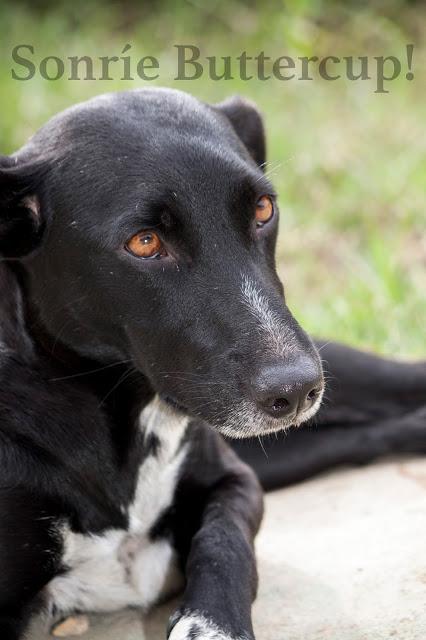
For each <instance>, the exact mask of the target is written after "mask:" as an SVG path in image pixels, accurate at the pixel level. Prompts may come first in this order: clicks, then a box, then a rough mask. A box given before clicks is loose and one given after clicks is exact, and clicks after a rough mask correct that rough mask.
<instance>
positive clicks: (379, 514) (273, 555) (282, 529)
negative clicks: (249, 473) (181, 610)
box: [28, 458, 426, 640]
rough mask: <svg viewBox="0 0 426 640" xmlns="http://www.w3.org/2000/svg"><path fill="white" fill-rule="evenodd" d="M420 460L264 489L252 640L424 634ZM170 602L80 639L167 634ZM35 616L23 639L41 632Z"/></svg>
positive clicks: (388, 639) (101, 620)
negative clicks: (264, 498)
mask: <svg viewBox="0 0 426 640" xmlns="http://www.w3.org/2000/svg"><path fill="white" fill-rule="evenodd" d="M425 529H426V460H425V459H424V458H421V459H410V460H408V459H406V460H395V461H388V462H385V463H381V464H378V465H373V466H370V467H365V468H362V469H355V470H343V471H339V472H336V473H330V474H327V475H324V476H322V477H320V478H318V479H315V480H312V481H309V482H305V483H304V484H301V485H297V486H295V487H293V488H290V489H284V490H281V491H276V492H274V493H271V494H269V495H268V496H267V499H266V515H265V519H264V522H263V526H262V530H261V532H260V535H259V537H258V540H257V555H258V561H259V574H260V590H259V596H258V599H257V601H256V603H255V606H254V625H255V630H256V634H257V636H256V637H257V640H393V638H395V639H396V640H424V638H425V637H426V546H425V544H424V531H425ZM174 604H175V603H170V604H167V605H164V606H163V607H160V608H158V609H157V610H155V611H154V612H153V613H152V614H151V615H150V616H148V617H147V618H146V619H142V616H140V615H139V613H138V612H136V611H126V612H121V613H119V614H115V615H112V616H93V617H91V619H90V623H91V627H90V630H89V631H88V632H87V633H86V634H85V635H84V636H82V639H83V640H117V639H119V640H164V638H165V633H164V629H165V625H166V621H167V618H168V615H169V614H170V612H171V611H172V609H173V606H174ZM45 628H46V624H45V622H44V621H43V620H38V621H37V623H36V625H35V626H34V629H33V631H32V633H31V634H30V635H29V638H28V640H47V638H49V635H48V633H47V632H46V631H45Z"/></svg>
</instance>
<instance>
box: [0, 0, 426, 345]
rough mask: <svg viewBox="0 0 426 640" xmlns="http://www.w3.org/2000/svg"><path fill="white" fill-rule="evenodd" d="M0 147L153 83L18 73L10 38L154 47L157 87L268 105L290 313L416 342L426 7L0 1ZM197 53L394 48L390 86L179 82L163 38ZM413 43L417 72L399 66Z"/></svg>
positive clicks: (39, 50)
mask: <svg viewBox="0 0 426 640" xmlns="http://www.w3.org/2000/svg"><path fill="white" fill-rule="evenodd" d="M0 3H1V4H0V99H1V117H0V151H1V152H2V153H8V152H11V151H12V150H14V149H15V148H17V147H19V146H20V145H21V144H22V143H23V142H24V141H25V140H26V139H27V138H28V136H29V135H31V133H32V132H33V131H34V130H35V129H36V128H37V127H38V126H39V125H41V124H42V123H43V122H44V121H46V120H47V119H48V118H49V117H50V116H51V115H52V114H54V113H55V112H57V111H59V110H61V109H63V108H64V107H66V106H68V105H70V104H73V103H75V102H77V101H79V100H83V99H86V98H87V97H90V96H92V95H96V94H98V93H102V92H105V91H116V90H120V89H124V88H132V87H136V86H138V87H139V86H147V85H150V84H152V83H149V82H142V81H141V80H138V81H134V82H131V81H120V80H113V81H70V80H67V79H62V80H59V81H52V82H49V81H46V80H43V79H42V78H40V76H38V75H37V76H36V77H35V78H34V79H32V80H30V81H27V82H18V81H16V80H13V79H12V78H11V66H12V62H11V50H12V48H13V47H14V46H15V45H16V44H19V43H25V44H32V45H33V46H34V48H35V54H36V55H35V59H37V60H40V59H42V58H43V57H44V56H47V55H56V56H59V57H60V58H63V59H65V58H66V57H67V56H72V55H78V56H83V55H89V56H92V57H94V58H97V57H98V56H102V55H117V56H119V55H120V54H121V51H122V50H123V47H124V46H125V45H126V44H127V43H129V44H131V46H132V48H131V51H130V52H129V53H130V55H131V56H132V58H133V59H135V60H138V59H139V58H140V57H142V56H144V55H154V56H156V57H157V58H159V60H160V78H159V80H158V81H156V84H162V85H167V86H174V87H176V88H180V89H183V90H186V91H190V92H191V93H193V94H195V95H197V96H199V97H200V98H202V99H205V100H209V101H219V100H221V99H223V98H224V97H225V96H227V95H229V94H233V93H241V94H243V95H245V96H247V97H250V98H252V99H253V100H255V101H256V102H257V104H258V105H259V107H260V109H261V110H262V112H263V113H264V116H265V122H266V126H267V132H268V142H269V167H268V171H269V173H270V174H271V176H272V179H273V181H274V183H275V185H276V186H277V188H278V190H279V192H280V194H281V195H280V207H281V216H282V217H281V233H280V241H279V247H278V262H279V269H280V273H281V275H282V276H283V279H284V282H285V284H286V290H287V298H288V300H289V303H290V306H291V308H292V309H293V310H294V312H295V314H296V316H297V317H298V318H299V319H300V320H301V322H302V323H303V324H304V326H305V327H306V328H307V329H308V330H309V331H311V332H312V333H314V334H316V335H318V334H319V335H322V336H326V337H334V338H339V339H341V340H345V341H347V342H350V343H353V344H357V345H360V346H364V347H371V348H374V349H376V350H379V351H382V352H385V353H389V354H392V355H396V356H398V355H401V356H413V355H414V356H415V355H420V356H421V355H423V356H424V355H425V351H426V349H425V342H426V341H425V325H426V302H425V289H426V234H425V231H426V211H425V187H426V136H425V103H426V83H425V75H424V74H425V71H424V70H425V69H426V64H425V63H426V45H425V42H426V38H425V36H426V7H425V6H424V5H423V4H422V3H421V2H402V0H390V1H388V2H385V1H382V2H373V3H371V2H366V1H365V2H355V1H353V2H346V3H341V2H336V1H335V2H325V0H288V1H286V2H284V1H282V0H271V1H266V2H263V3H262V4H260V3H258V2H255V1H254V0H246V1H245V2H242V1H241V0H211V1H210V2H209V3H207V2H202V0H189V1H187V2H182V3H175V2H172V1H171V0H162V1H161V2H156V3H154V2H139V3H136V2H131V1H130V0H124V1H120V2H118V0H117V1H116V2H114V1H112V0H110V1H107V2H102V3H101V2H99V1H93V0H84V1H82V0H74V1H73V2H72V3H70V2H69V1H65V0H57V2H56V3H54V4H52V3H51V2H48V0H35V1H32V2H29V1H28V2H24V1H23V0H15V1H14V2H13V3H12V2H10V3H9V2H7V1H5V0H0ZM175 43H180V44H195V45H196V46H198V47H199V48H200V49H201V52H202V56H206V55H216V56H218V57H219V56H225V55H231V56H237V55H239V54H240V53H241V52H242V51H244V50H246V51H247V53H248V54H249V55H257V54H258V53H259V52H260V51H261V50H264V51H265V53H266V54H267V55H269V56H271V57H278V56H280V55H290V56H292V57H295V58H296V57H297V56H305V55H318V56H321V57H322V56H325V55H336V56H339V57H343V56H347V55H354V56H359V55H368V56H370V61H372V60H374V59H373V58H372V56H381V55H385V56H386V55H396V56H398V57H399V58H400V59H401V61H402V65H403V71H402V74H401V76H400V77H399V78H398V79H397V80H394V81H393V82H391V83H389V85H388V89H389V91H390V92H389V93H388V94H377V93H374V89H375V86H374V80H372V81H358V82H351V81H349V80H346V79H340V80H338V81H335V82H327V81H324V80H321V79H318V78H316V79H315V80H314V81H311V82H308V81H300V80H291V81H287V82H282V81H279V80H269V81H265V82H261V81H257V80H251V81H243V80H241V79H238V78H235V79H233V80H223V81H216V82H215V81H212V80H210V79H209V78H208V77H206V76H204V77H202V78H200V79H199V80H196V81H195V80H194V81H185V82H184V81H175V80H174V79H173V78H174V75H175V51H174V49H173V45H174V44H175ZM409 43H414V45H415V48H414V69H413V71H414V74H415V77H414V80H413V81H412V82H409V81H407V80H406V78H405V72H406V71H407V68H406V63H404V60H405V47H406V44H409Z"/></svg>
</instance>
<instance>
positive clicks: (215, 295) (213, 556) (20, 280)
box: [0, 90, 426, 640]
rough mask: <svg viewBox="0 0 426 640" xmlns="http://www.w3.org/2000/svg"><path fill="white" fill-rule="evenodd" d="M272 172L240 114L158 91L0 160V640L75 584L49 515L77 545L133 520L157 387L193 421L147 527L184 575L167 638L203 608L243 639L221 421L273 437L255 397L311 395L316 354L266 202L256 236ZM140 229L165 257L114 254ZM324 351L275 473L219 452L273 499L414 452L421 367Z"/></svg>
mask: <svg viewBox="0 0 426 640" xmlns="http://www.w3.org/2000/svg"><path fill="white" fill-rule="evenodd" d="M264 164H265V140H264V133H263V126H262V121H261V118H260V116H259V114H258V112H257V111H256V109H255V108H254V107H253V106H252V105H250V104H247V103H245V102H244V101H242V100H239V99H232V100H230V101H226V102H225V103H223V104H221V105H217V106H215V107H210V106H208V105H203V104H202V103H199V102H197V101H195V100H193V99H191V98H189V97H187V96H185V95H184V94H180V93H177V92H172V91H162V90H149V91H143V92H140V91H137V92H126V93H123V94H117V95H114V96H109V97H106V98H103V97H101V98H98V99H96V100H94V101H90V102H89V103H86V104H84V105H81V106H79V107H77V108H74V109H71V110H70V111H68V112H65V113H64V114H61V115H60V116H58V117H57V118H54V119H53V120H52V121H51V122H50V123H48V124H47V125H46V126H45V127H44V128H43V129H42V130H40V131H39V132H38V133H37V134H36V135H35V136H34V137H33V138H32V140H31V141H30V142H29V143H28V145H26V146H25V147H24V148H23V149H21V150H20V151H19V152H18V153H17V154H15V155H14V156H12V157H3V158H0V255H2V256H3V258H4V259H7V261H3V262H2V263H1V264H0V301H1V304H0V320H1V324H0V503H1V504H0V511H1V513H2V517H1V519H0V638H1V639H2V640H17V639H18V638H20V637H21V636H22V633H23V632H24V629H25V628H26V626H27V623H28V620H29V618H30V616H31V614H32V613H33V612H34V611H36V610H38V608H40V607H41V606H42V605H43V588H44V587H45V585H46V584H47V583H48V582H49V580H50V579H51V578H52V577H54V576H55V575H58V574H59V573H61V572H64V571H67V567H66V566H65V565H64V563H63V560H62V556H63V548H62V540H61V538H60V536H58V526H59V525H60V524H61V523H63V522H66V523H68V524H69V526H70V527H71V529H72V530H73V531H75V532H80V533H100V532H102V531H105V530H107V529H109V528H121V529H126V528H127V527H128V517H127V515H126V511H125V510H123V509H122V508H120V507H122V506H123V505H124V506H126V505H128V504H130V503H131V501H132V499H133V497H134V493H135V487H136V481H137V474H138V469H139V467H140V465H141V463H142V461H143V460H144V459H145V458H146V457H147V456H157V455H159V451H160V448H161V446H162V445H161V442H159V441H158V439H156V437H155V435H154V436H152V437H150V438H149V439H148V440H146V441H144V440H143V438H142V436H141V432H140V429H139V428H138V417H139V415H140V412H141V410H142V409H143V408H144V407H145V406H146V405H147V403H148V402H150V400H152V398H153V396H154V394H159V395H160V396H161V397H162V398H163V399H164V400H165V401H166V402H168V403H170V404H171V405H173V406H174V407H177V408H178V409H179V410H180V411H184V412H186V413H188V414H189V415H190V416H191V418H192V423H191V427H190V429H189V433H188V435H187V440H186V444H188V446H189V453H188V456H187V459H186V461H185V464H184V466H183V468H182V471H181V475H180V478H179V481H178V484H177V487H176V492H175V496H174V500H173V505H172V507H171V508H170V509H167V510H166V512H165V513H162V514H161V517H160V518H159V519H158V521H157V522H156V523H154V525H153V527H152V530H151V533H150V535H151V537H152V539H153V540H155V539H156V538H158V537H165V536H166V537H168V538H169V539H171V540H172V541H173V544H174V546H175V548H176V549H177V551H178V553H179V558H180V562H181V566H182V569H183V570H184V573H185V577H186V587H185V592H184V596H183V602H182V607H181V609H180V610H179V611H178V612H177V613H176V614H175V616H174V617H173V620H172V623H171V629H172V628H173V626H174V625H176V624H178V623H179V620H180V618H181V617H182V616H184V615H189V614H191V613H198V614H202V615H203V616H204V617H205V618H207V619H209V620H212V621H213V623H214V624H215V625H216V626H217V627H219V628H220V629H222V630H223V631H224V632H225V633H228V634H230V635H231V636H238V637H243V638H246V639H250V638H253V630H252V626H251V616H250V610H251V603H252V600H253V598H254V596H255V592H256V584H257V578H256V566H255V561H254V554H253V539H254V536H255V534H256V532H257V529H258V526H259V523H260V519H261V515H262V494H261V490H260V488H259V483H258V480H257V479H256V476H255V475H254V473H253V472H252V471H251V470H250V469H249V467H247V466H246V465H245V464H243V463H242V462H241V461H240V459H239V458H238V457H237V456H236V455H235V453H234V452H233V451H232V449H231V447H230V446H229V445H228V444H227V443H225V441H224V439H223V438H222V437H221V436H220V435H219V434H218V433H217V431H220V430H221V429H223V427H224V425H226V424H227V425H228V428H227V431H226V433H227V434H228V435H229V434H231V435H235V436H240V435H243V434H242V433H241V432H240V431H239V429H240V427H238V426H236V425H237V424H238V423H237V422H236V421H235V415H234V414H235V407H237V408H238V407H239V406H240V403H241V401H242V400H244V401H245V402H246V405H247V406H249V407H250V411H252V414H253V423H256V424H257V425H262V424H264V425H265V429H270V428H272V426H274V425H275V426H276V428H277V429H278V428H279V427H280V425H281V426H282V423H281V422H279V421H278V420H276V419H275V418H271V417H270V416H266V414H265V416H264V422H263V421H262V420H260V418H261V417H262V415H263V414H262V413H261V409H259V407H258V406H257V405H256V404H255V403H254V401H253V397H252V392H253V388H254V386H255V383H256V382H257V380H258V378H261V379H262V380H265V376H263V377H262V375H261V374H262V372H263V371H264V370H265V369H267V370H268V371H269V372H270V371H277V370H278V368H280V369H279V371H280V372H281V373H282V372H283V371H284V373H285V372H286V371H291V372H293V373H292V374H291V375H299V372H300V370H301V369H303V370H304V371H305V370H309V371H311V372H314V373H312V375H313V376H314V378H315V384H322V378H321V367H320V360H319V356H318V352H317V350H316V348H315V347H314V345H313V343H312V342H311V341H310V339H309V338H308V336H307V335H306V334H305V333H304V332H303V330H302V329H301V328H300V327H299V325H298V324H297V323H296V321H295V320H294V318H293V317H292V316H291V314H290V312H289V310H288V309H287V307H286V305H285V301H284V296H283V289H282V285H281V283H280V282H279V280H278V278H277V275H276V273H275V264H274V246H275V240H276V233H277V219H278V210H277V206H276V203H275V216H274V218H273V219H272V220H271V222H270V223H268V224H267V225H265V226H264V227H261V228H257V227H256V225H255V223H254V211H255V208H256V202H257V199H258V198H259V197H260V196H262V195H265V194H266V195H269V196H270V197H271V198H272V199H273V200H275V195H274V191H273V188H272V186H271V185H270V183H269V181H268V180H267V179H266V177H265V175H264V174H263V172H262V169H263V167H264ZM146 228H148V229H154V230H155V231H156V232H157V233H158V234H160V236H161V238H162V240H163V241H164V243H165V245H166V246H167V250H168V255H167V256H166V257H163V258H157V259H152V260H148V261H143V260H140V259H139V260H138V259H136V258H134V257H133V256H131V255H130V254H129V253H128V252H127V251H126V250H125V244H126V242H127V240H128V239H129V238H130V236H132V235H133V234H135V233H137V232H138V231H140V230H141V229H146ZM242 277H246V278H249V279H250V280H251V281H252V282H254V283H255V285H256V287H257V288H258V289H259V291H261V294H262V297H263V299H264V300H266V301H267V302H266V304H267V306H268V309H269V311H270V314H271V317H273V318H274V322H275V323H276V325H277V326H278V327H280V328H281V329H282V331H283V335H285V336H286V337H285V341H286V345H285V346H286V348H287V351H286V350H284V351H283V354H281V356H278V355H277V353H272V352H271V350H270V349H269V347H268V345H267V344H266V338H267V336H265V335H264V334H265V331H262V327H261V326H259V325H261V322H259V319H257V320H256V317H255V314H253V313H252V312H251V311H250V309H248V308H247V304H246V303H244V301H242V294H241V280H242ZM320 346H321V347H322V357H323V358H324V359H325V360H326V363H327V364H326V366H327V369H328V370H329V373H330V374H331V378H332V383H331V386H330V389H329V392H328V396H329V399H328V403H327V405H326V406H325V407H324V409H322V410H320V413H319V414H318V418H317V422H316V425H317V426H315V427H312V426H308V427H305V428H304V429H301V430H299V431H294V432H291V433H290V434H289V435H288V437H285V438H283V439H281V440H279V441H275V439H274V440H271V442H270V443H266V444H265V446H267V447H268V449H270V451H269V463H268V464H267V459H266V458H264V457H263V453H262V450H261V449H260V445H259V444H258V442H257V440H253V439H252V440H247V441H246V442H244V441H242V442H241V443H238V444H233V446H234V447H235V448H236V449H237V451H238V452H239V453H240V454H241V456H242V457H243V458H246V459H247V461H248V462H249V463H250V464H251V465H252V466H253V467H254V468H255V470H256V471H257V472H258V476H259V478H260V480H261V482H262V483H263V484H264V486H265V487H267V488H269V487H277V486H283V485H284V484H286V483H290V482H294V481H298V480H301V479H303V478H305V477H308V476H310V475H312V474H313V473H317V472H319V471H321V470H323V469H325V468H328V467H330V466H333V465H337V464H342V463H364V462H367V461H369V460H370V459H372V458H374V457H376V456H378V455H383V454H388V453H396V452H399V451H408V452H424V451H425V448H426V438H425V435H426V434H425V390H426V366H425V364H424V363H422V364H413V365H402V364H396V363H394V362H389V361H384V360H381V359H379V358H375V357H374V356H368V355H365V354H361V353H358V352H355V351H352V350H347V349H346V348H344V347H340V346H336V345H329V346H324V345H320ZM268 375H269V377H267V380H268V381H270V374H268ZM289 382H290V383H291V384H296V382H297V381H296V382H295V380H290V381H289ZM297 383H298V382H297ZM259 416H260V418H259ZM231 418H232V419H231ZM247 420H248V422H250V415H248V416H247ZM256 421H257V422H256ZM207 424H209V425H210V426H207ZM271 425H272V426H271ZM247 426H248V427H250V424H248V425H247ZM211 427H214V428H215V429H216V430H214V429H212V428H211ZM262 428H263V427H262V426H261V427H259V426H257V428H256V435H261V434H262ZM245 435H246V433H245ZM253 435H255V433H254V431H253ZM284 445H285V446H284ZM197 633H198V631H197V629H196V625H195V626H194V628H193V629H192V630H191V631H190V633H189V636H188V640H189V638H190V637H192V636H194V637H198V635H197ZM191 634H192V636H191Z"/></svg>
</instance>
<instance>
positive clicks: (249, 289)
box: [241, 276, 294, 357]
mask: <svg viewBox="0 0 426 640" xmlns="http://www.w3.org/2000/svg"><path fill="white" fill-rule="evenodd" d="M241 292H242V298H243V302H244V304H245V305H246V307H248V309H249V310H250V312H251V313H252V315H253V316H254V317H255V318H256V320H257V323H258V329H259V331H260V333H261V334H262V339H263V341H264V342H265V343H266V345H268V346H269V347H270V349H271V350H272V352H273V353H275V354H277V355H278V356H280V357H283V356H288V355H289V354H290V353H291V352H292V351H293V342H294V334H293V332H292V331H291V330H290V329H288V327H287V326H286V325H285V323H284V322H283V321H282V319H281V318H280V316H279V315H278V314H277V313H275V311H273V310H272V309H271V307H270V306H269V302H268V300H267V298H266V297H265V296H264V295H263V294H262V293H261V292H260V291H259V289H257V287H256V285H255V284H254V282H253V281H252V280H250V278H247V277H246V276H244V277H243V283H242V286H241ZM262 344H263V342H262Z"/></svg>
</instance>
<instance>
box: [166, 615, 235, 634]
mask: <svg viewBox="0 0 426 640" xmlns="http://www.w3.org/2000/svg"><path fill="white" fill-rule="evenodd" d="M168 640H247V636H230V635H229V634H227V633H225V632H224V631H222V630H221V629H219V627H218V626H217V625H216V624H214V622H213V621H212V620H208V619H207V618H205V617H204V616H202V615H200V614H198V613H191V614H188V615H184V616H183V617H182V618H181V619H180V620H179V622H177V624H176V625H175V626H174V627H173V630H172V632H171V634H170V635H169V637H168Z"/></svg>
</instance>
